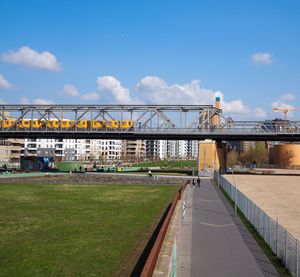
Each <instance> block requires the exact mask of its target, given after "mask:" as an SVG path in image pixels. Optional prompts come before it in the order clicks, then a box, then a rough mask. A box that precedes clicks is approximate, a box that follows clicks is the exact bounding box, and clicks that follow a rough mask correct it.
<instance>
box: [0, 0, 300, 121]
mask: <svg viewBox="0 0 300 277" xmlns="http://www.w3.org/2000/svg"><path fill="white" fill-rule="evenodd" d="M299 14H300V2H299V1H289V0H287V1H276V0H272V1H271V0H270V1H254V0H252V1H230V0H227V1H221V0H219V1H211V0H210V1H191V0H190V1H183V0H182V1H175V0H173V1H168V0H164V1H154V0H151V1H150V0H144V1H142V0H140V1H138V0H135V1H134V0H132V1H129V0H128V1H121V0H120V1H112V0H110V1H91V0H90V1H83V0H82V1H75V0H73V1H67V0H65V1H55V0H51V1H50V0H49V1H43V0H36V1H30V0H27V1H25V0H23V1H22V0H19V1H13V0H1V1H0V57H1V60H0V99H1V102H2V103H24V104H25V103H68V104H71V103H74V104H78V103H99V104H106V103H124V104H126V103H127V104H128V103H156V104H163V103H172V104H176V103H178V104H183V103H186V104H212V102H213V99H214V97H215V96H216V95H221V97H222V102H223V107H224V111H225V112H227V113H228V114H232V115H233V116H236V117H238V118H255V119H257V118H261V119H265V118H274V117H279V116H280V114H275V113H274V112H272V105H273V106H283V105H286V106H293V107H300V47H299V46H300V17H299ZM45 51H46V52H49V53H48V54H47V53H44V52H45ZM197 80H198V81H197ZM291 116H293V117H291V119H300V110H299V111H294V112H293V113H292V114H291Z"/></svg>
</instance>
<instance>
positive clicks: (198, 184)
mask: <svg viewBox="0 0 300 277" xmlns="http://www.w3.org/2000/svg"><path fill="white" fill-rule="evenodd" d="M200 183H201V179H200V178H199V176H198V179H197V186H198V188H200Z"/></svg>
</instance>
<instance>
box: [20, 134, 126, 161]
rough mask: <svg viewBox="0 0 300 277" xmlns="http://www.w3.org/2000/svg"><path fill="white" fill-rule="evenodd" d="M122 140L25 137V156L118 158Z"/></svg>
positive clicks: (83, 158)
mask: <svg viewBox="0 0 300 277" xmlns="http://www.w3.org/2000/svg"><path fill="white" fill-rule="evenodd" d="M121 150H122V147H121V141H120V140H91V139H25V142H24V147H23V151H22V155H23V156H38V157H45V156H49V157H54V158H55V159H56V160H68V161H73V160H80V161H86V160H103V159H105V160H117V159H120V158H121Z"/></svg>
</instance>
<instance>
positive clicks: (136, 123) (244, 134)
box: [0, 105, 300, 141]
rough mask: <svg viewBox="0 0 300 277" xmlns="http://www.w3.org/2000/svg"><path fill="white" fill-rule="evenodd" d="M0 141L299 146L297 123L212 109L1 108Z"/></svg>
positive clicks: (51, 106) (112, 107) (104, 106)
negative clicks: (248, 117)
mask: <svg viewBox="0 0 300 277" xmlns="http://www.w3.org/2000/svg"><path fill="white" fill-rule="evenodd" d="M0 138H77V139H80V138H90V139H149V140H150V139H164V140H166V139H170V140H203V139H214V140H219V141H220V140H227V141H228V140H268V141H300V121H287V120H279V121H275V120H273V121H234V120H233V119H231V118H226V117H224V115H223V114H222V110H221V109H218V108H216V107H214V106H212V105H2V106H0Z"/></svg>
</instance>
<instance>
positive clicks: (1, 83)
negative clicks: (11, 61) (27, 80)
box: [0, 74, 13, 89]
mask: <svg viewBox="0 0 300 277" xmlns="http://www.w3.org/2000/svg"><path fill="white" fill-rule="evenodd" d="M1 88H3V89H11V88H13V85H12V84H11V83H10V82H8V81H7V80H6V79H5V78H4V76H3V75H1V74H0V89H1Z"/></svg>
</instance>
